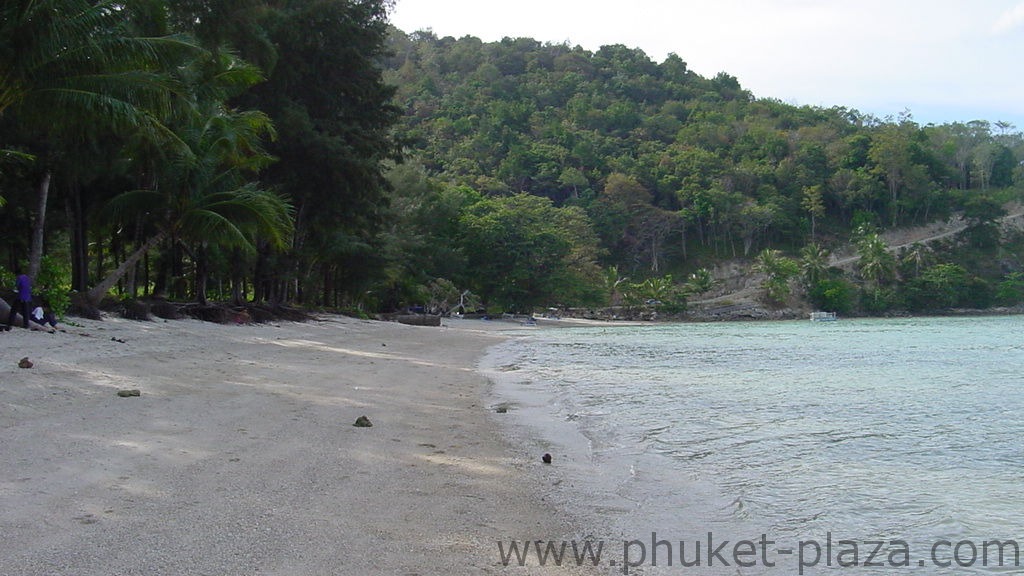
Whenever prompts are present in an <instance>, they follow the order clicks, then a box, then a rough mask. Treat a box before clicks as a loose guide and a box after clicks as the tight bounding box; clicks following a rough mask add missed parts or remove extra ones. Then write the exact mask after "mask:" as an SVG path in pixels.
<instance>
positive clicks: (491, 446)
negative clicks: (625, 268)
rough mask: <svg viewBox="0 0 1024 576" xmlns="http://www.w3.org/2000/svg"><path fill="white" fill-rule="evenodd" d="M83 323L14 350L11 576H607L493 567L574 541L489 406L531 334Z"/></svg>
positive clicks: (8, 439)
mask: <svg viewBox="0 0 1024 576" xmlns="http://www.w3.org/2000/svg"><path fill="white" fill-rule="evenodd" d="M74 321H75V323H76V324H78V326H69V327H67V328H68V332H67V333H58V334H54V335H50V334H46V333H39V332H29V331H24V330H15V331H12V332H6V333H3V334H0V382H2V383H0V438H2V440H0V441H2V444H0V469H2V470H3V471H2V472H0V506H2V509H3V512H2V513H0V530H2V531H3V533H4V535H5V538H4V540H3V542H2V543H0V574H19V575H23V576H32V575H35V574H75V575H81V576H87V575H92V574H95V575H97V576H98V575H104V576H108V575H112V574H140V573H146V574H212V573H216V574H223V575H234V574H239V575H241V574H253V573H257V572H258V573H261V574H354V573H380V574H437V573H444V574H541V573H543V574H553V573H554V574H588V573H596V572H595V571H590V572H588V571H586V570H585V569H582V568H575V567H569V566H566V567H562V568H554V567H551V566H548V567H543V568H541V567H539V566H536V559H535V558H531V560H530V562H529V563H531V564H534V565H533V566H526V567H519V566H508V567H506V566H503V565H502V563H501V562H500V558H499V554H498V550H497V542H498V541H501V540H513V539H517V540H525V539H551V540H555V539H566V538H577V537H580V535H578V534H577V533H576V532H575V531H576V530H577V529H578V528H579V525H578V524H576V523H575V522H577V521H579V520H580V518H579V517H578V516H575V515H574V511H573V510H569V509H565V508H566V504H567V503H565V502H559V501H558V500H557V499H556V498H555V497H554V496H553V494H554V489H553V487H552V484H553V482H554V481H552V480H551V478H552V477H553V475H557V474H559V473H560V472H558V471H557V466H556V467H551V468H547V467H545V465H544V464H541V463H540V459H539V454H537V455H533V454H529V453H528V451H527V452H524V451H523V447H522V446H514V445H513V440H512V439H511V438H510V437H509V436H507V435H506V434H505V431H503V430H502V423H501V422H500V421H499V419H497V418H495V416H496V415H495V414H494V411H493V410H492V409H491V408H490V407H489V406H488V405H487V404H486V401H487V398H488V397H489V396H488V395H489V391H490V387H491V386H492V385H491V384H489V382H488V381H487V380H486V378H485V377H484V376H483V375H482V374H481V373H480V372H478V363H479V361H480V359H481V358H482V357H483V355H484V353H485V352H486V351H487V349H489V348H490V347H491V346H492V345H494V344H497V343H498V342H500V341H501V340H502V339H504V338H507V337H508V335H507V334H503V332H509V331H516V330H520V329H521V327H519V326H513V325H509V324H508V323H500V322H495V323H486V322H476V321H459V322H457V323H454V325H451V323H450V325H449V326H448V327H442V328H426V327H411V326H404V325H399V324H393V323H381V322H373V321H363V320H356V319H352V318H347V317H342V316H324V317H322V318H321V319H319V320H317V321H312V322H305V323H289V322H282V323H280V324H267V325H242V326H235V325H219V324H210V323H203V322H200V321H196V320H175V321H169V322H160V321H157V322H139V321H129V320H121V319H116V318H108V319H106V320H104V321H100V322H94V321H88V320H81V319H78V318H76V319H74ZM468 322H473V323H472V324H468ZM427 331H430V332H427ZM22 357H28V358H29V359H30V360H31V361H32V362H33V363H34V366H33V367H32V368H30V369H21V368H19V367H18V366H17V364H18V362H19V360H20V359H21V358H22ZM123 389H137V390H139V391H140V396H139V397H128V398H121V397H118V396H117V394H116V392H117V391H118V390H123ZM364 415H365V416H367V417H368V418H369V419H370V421H371V422H372V423H373V427H371V428H357V427H354V426H353V423H354V421H355V420H356V418H358V417H359V416H364ZM556 464H557V463H556Z"/></svg>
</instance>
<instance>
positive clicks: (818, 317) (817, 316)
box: [811, 312, 838, 322]
mask: <svg viewBox="0 0 1024 576" xmlns="http://www.w3.org/2000/svg"><path fill="white" fill-rule="evenodd" d="M837 319H838V318H836V313H835V312H811V322H835V321H836V320H837Z"/></svg>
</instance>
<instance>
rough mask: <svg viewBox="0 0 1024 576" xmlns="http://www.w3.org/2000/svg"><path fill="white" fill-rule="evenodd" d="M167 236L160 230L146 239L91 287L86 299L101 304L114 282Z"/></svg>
mask: <svg viewBox="0 0 1024 576" xmlns="http://www.w3.org/2000/svg"><path fill="white" fill-rule="evenodd" d="M165 236H166V234H165V233H164V232H158V233H157V234H156V235H155V236H153V237H152V238H150V239H149V240H146V243H145V244H143V245H142V246H139V247H138V249H136V250H135V252H132V255H131V256H129V257H128V258H126V259H125V261H124V262H121V265H120V266H118V267H117V269H115V270H114V271H113V272H111V273H110V274H107V277H106V278H104V279H103V280H102V281H101V282H100V283H99V284H97V285H95V286H93V287H92V288H90V289H89V291H88V292H86V294H85V301H86V302H87V303H89V304H90V305H92V306H97V305H99V303H100V300H103V297H104V296H106V295H107V292H109V291H110V289H111V288H113V287H114V284H117V282H118V280H120V279H121V278H123V277H124V275H125V274H127V273H128V270H130V269H131V268H132V266H135V264H136V263H138V261H139V260H141V259H142V257H143V256H145V255H146V252H149V249H150V248H152V247H153V246H156V245H157V244H158V243H160V242H161V241H162V240H163V239H164V237H165Z"/></svg>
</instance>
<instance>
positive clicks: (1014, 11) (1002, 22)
mask: <svg viewBox="0 0 1024 576" xmlns="http://www.w3.org/2000/svg"><path fill="white" fill-rule="evenodd" d="M1021 24H1024V2H1021V3H1019V4H1017V5H1016V6H1014V7H1013V8H1010V9H1009V10H1007V11H1005V12H1003V13H1002V14H1000V15H999V18H997V19H996V22H995V24H993V25H992V33H993V34H1006V33H1007V32H1010V31H1011V30H1013V29H1014V28H1017V27H1019V26H1020V25H1021Z"/></svg>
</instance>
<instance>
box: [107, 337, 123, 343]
mask: <svg viewBox="0 0 1024 576" xmlns="http://www.w3.org/2000/svg"><path fill="white" fill-rule="evenodd" d="M110 340H111V341H112V342H120V343H121V344H124V340H121V339H120V338H118V337H116V336H111V337H110Z"/></svg>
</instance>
